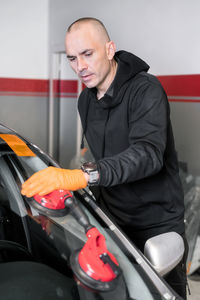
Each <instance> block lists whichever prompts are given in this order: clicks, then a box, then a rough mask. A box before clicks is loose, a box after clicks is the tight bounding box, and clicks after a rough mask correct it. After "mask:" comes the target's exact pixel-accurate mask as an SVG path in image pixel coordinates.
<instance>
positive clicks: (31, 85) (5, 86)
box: [0, 78, 49, 93]
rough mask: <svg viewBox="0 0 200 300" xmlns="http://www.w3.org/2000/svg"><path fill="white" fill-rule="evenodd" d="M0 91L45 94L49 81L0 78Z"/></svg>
mask: <svg viewBox="0 0 200 300" xmlns="http://www.w3.org/2000/svg"><path fill="white" fill-rule="evenodd" d="M0 91H1V92H34V93H47V92H48V91H49V81H48V80H46V79H22V78H0Z"/></svg>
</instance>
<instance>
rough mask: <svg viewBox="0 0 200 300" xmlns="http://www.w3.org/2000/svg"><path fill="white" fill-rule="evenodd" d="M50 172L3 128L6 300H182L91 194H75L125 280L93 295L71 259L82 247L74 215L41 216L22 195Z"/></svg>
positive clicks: (47, 162) (1, 288) (0, 286)
mask: <svg viewBox="0 0 200 300" xmlns="http://www.w3.org/2000/svg"><path fill="white" fill-rule="evenodd" d="M15 137H17V140H16V138H15ZM20 141H21V142H20ZM48 166H56V167H58V164H57V163H56V162H55V161H54V160H53V159H52V158H51V157H49V156H48V155H47V154H46V153H44V152H43V151H41V150H40V149H39V148H38V147H36V146H35V145H33V144H32V143H30V142H28V141H27V140H25V139H24V138H23V137H21V136H20V135H18V134H17V133H16V132H15V131H13V130H11V129H9V128H7V127H5V126H3V125H0V225H1V229H0V263H1V272H0V273H1V275H0V295H2V296H1V297H2V299H4V300H6V299H21V300H23V299H29V300H30V299H48V300H50V299H54V300H56V299H68V300H70V299H74V300H76V299H77V300H93V299H105V300H110V299H112V298H113V299H115V300H130V299H138V300H139V299H141V300H144V299H145V300H148V299H168V300H169V299H180V298H178V296H177V295H176V294H175V292H174V291H173V290H172V289H171V288H170V287H169V286H168V285H167V283H166V282H165V280H164V279H163V278H161V277H160V276H159V275H158V274H157V273H156V272H155V270H154V269H153V268H152V266H151V264H150V263H149V262H148V261H147V259H145V257H144V256H143V255H142V253H141V252H140V251H139V250H137V248H136V247H135V246H134V245H133V244H132V243H131V242H130V241H129V240H128V239H127V238H126V236H125V235H124V234H123V233H122V232H121V230H120V229H119V228H118V227H117V226H116V225H115V224H113V223H112V222H111V220H110V219H109V218H108V217H107V215H106V214H105V213H104V212H103V211H102V210H101V209H100V208H99V207H98V206H97V205H96V203H95V200H94V198H93V197H92V195H90V193H89V191H87V190H80V191H78V192H75V193H74V197H75V198H76V200H77V202H78V204H79V205H80V207H81V208H82V209H83V211H84V212H85V213H86V214H87V216H88V217H89V220H90V222H91V223H92V224H93V225H94V226H96V227H97V228H98V230H99V231H100V232H101V233H102V234H103V235H104V236H105V238H106V243H107V247H108V249H109V251H110V252H112V253H113V254H114V255H115V257H116V258H117V260H118V262H119V265H120V268H121V270H122V275H121V276H120V279H119V281H118V285H117V286H116V288H115V289H114V290H112V291H110V292H104V293H103V292H102V293H100V292H97V291H93V290H89V289H87V288H85V287H83V286H82V285H81V284H80V282H77V281H76V280H75V279H74V275H73V273H72V270H71V266H70V256H71V254H72V253H73V252H74V251H76V250H77V249H81V248H82V247H83V246H84V244H85V242H86V240H87V238H86V235H85V232H84V229H83V228H82V227H81V226H80V224H79V223H78V222H77V221H76V220H75V219H74V217H73V216H72V215H71V214H70V213H69V214H68V215H66V216H64V217H50V216H46V215H42V214H40V213H39V212H38V211H37V210H35V209H33V208H32V207H30V206H29V205H28V203H27V201H26V199H25V198H24V197H23V196H22V195H21V193H20V190H21V185H22V183H23V182H24V181H25V180H26V179H28V178H29V177H30V176H31V175H32V174H33V173H35V172H36V171H39V170H41V169H43V168H46V167H48Z"/></svg>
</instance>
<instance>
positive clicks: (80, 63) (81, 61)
mask: <svg viewBox="0 0 200 300" xmlns="http://www.w3.org/2000/svg"><path fill="white" fill-rule="evenodd" d="M85 69H87V64H86V62H85V60H84V58H82V57H80V58H78V59H77V70H78V72H81V71H83V70H85Z"/></svg>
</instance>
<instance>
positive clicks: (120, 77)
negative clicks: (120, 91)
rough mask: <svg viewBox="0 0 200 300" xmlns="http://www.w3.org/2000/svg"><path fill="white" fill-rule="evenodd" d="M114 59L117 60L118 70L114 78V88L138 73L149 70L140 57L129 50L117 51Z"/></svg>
mask: <svg viewBox="0 0 200 300" xmlns="http://www.w3.org/2000/svg"><path fill="white" fill-rule="evenodd" d="M115 59H116V61H117V62H118V71H117V74H116V77H115V79H114V87H115V88H116V89H117V87H119V88H120V87H121V86H122V85H123V84H124V83H125V82H126V81H128V80H129V79H131V78H133V77H134V76H135V75H137V74H138V73H140V72H142V71H145V72H147V71H148V70H149V66H148V65H147V64H146V63H145V62H144V61H143V60H142V59H140V58H139V57H137V56H136V55H134V54H132V53H130V52H126V51H123V50H122V51H118V52H116V54H115Z"/></svg>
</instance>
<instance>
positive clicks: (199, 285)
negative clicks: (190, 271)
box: [187, 276, 200, 300]
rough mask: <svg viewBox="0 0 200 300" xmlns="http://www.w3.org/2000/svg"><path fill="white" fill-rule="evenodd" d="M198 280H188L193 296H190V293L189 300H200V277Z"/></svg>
mask: <svg viewBox="0 0 200 300" xmlns="http://www.w3.org/2000/svg"><path fill="white" fill-rule="evenodd" d="M191 278H192V277H191ZM196 279H198V280H193V279H190V278H188V285H189V289H190V293H191V295H189V292H188V296H187V299H188V300H200V276H199V278H196Z"/></svg>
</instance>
